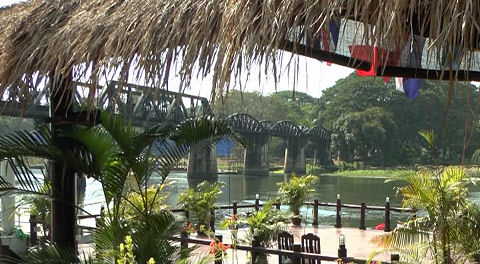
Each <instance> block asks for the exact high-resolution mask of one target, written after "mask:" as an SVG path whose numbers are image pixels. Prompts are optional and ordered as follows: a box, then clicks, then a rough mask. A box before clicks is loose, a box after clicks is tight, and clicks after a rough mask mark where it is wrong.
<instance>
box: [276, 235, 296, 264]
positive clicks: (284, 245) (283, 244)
mask: <svg viewBox="0 0 480 264" xmlns="http://www.w3.org/2000/svg"><path fill="white" fill-rule="evenodd" d="M277 244H278V249H284V250H293V235H292V234H290V233H288V232H286V231H283V232H281V233H280V234H278V241H277ZM287 260H291V259H290V257H287V256H278V263H279V264H283V263H286V262H287Z"/></svg>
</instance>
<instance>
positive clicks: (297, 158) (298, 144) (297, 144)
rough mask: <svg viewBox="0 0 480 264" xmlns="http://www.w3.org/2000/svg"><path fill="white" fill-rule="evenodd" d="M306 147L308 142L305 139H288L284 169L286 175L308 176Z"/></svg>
mask: <svg viewBox="0 0 480 264" xmlns="http://www.w3.org/2000/svg"><path fill="white" fill-rule="evenodd" d="M305 145H306V142H305V140H303V139H294V138H289V139H287V148H286V149H285V162H284V169H283V171H284V172H285V173H295V174H297V175H305V174H306V166H307V163H306V160H305Z"/></svg>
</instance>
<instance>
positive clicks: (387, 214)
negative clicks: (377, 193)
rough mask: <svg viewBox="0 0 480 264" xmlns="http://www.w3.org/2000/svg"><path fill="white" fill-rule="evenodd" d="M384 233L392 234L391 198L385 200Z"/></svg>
mask: <svg viewBox="0 0 480 264" xmlns="http://www.w3.org/2000/svg"><path fill="white" fill-rule="evenodd" d="M383 231H385V232H390V231H391V229H390V198H389V197H387V198H386V199H385V227H384V228H383Z"/></svg>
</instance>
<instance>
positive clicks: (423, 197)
mask: <svg viewBox="0 0 480 264" xmlns="http://www.w3.org/2000/svg"><path fill="white" fill-rule="evenodd" d="M406 181H407V183H408V184H407V185H406V186H404V187H401V188H399V191H400V193H401V194H402V195H403V205H404V206H407V207H408V206H410V207H414V208H418V209H421V210H422V212H424V213H425V216H423V217H419V218H416V219H412V220H410V221H408V222H406V223H405V224H404V225H403V226H400V227H397V228H396V229H395V230H394V231H393V232H391V233H388V234H385V235H383V236H380V237H378V238H377V239H376V241H377V242H378V244H379V245H381V246H383V249H380V250H378V251H375V252H372V254H371V257H373V256H374V255H376V254H377V253H378V252H383V251H385V250H386V251H397V252H398V251H399V252H401V253H402V255H403V257H404V259H405V260H408V262H409V263H416V262H417V263H423V261H429V262H432V263H445V264H447V263H458V262H460V261H465V260H466V259H473V258H474V257H476V256H477V255H476V254H478V252H479V247H478V245H479V244H480V237H479V236H475V235H474V233H478V227H479V226H480V214H479V213H478V212H479V209H478V206H477V205H475V204H473V203H472V202H471V201H469V200H468V199H467V197H468V185H469V184H470V183H472V180H471V179H470V178H469V177H468V176H467V175H466V174H465V172H464V170H463V169H462V168H459V167H448V168H445V169H443V170H437V171H419V172H417V173H413V174H411V175H409V176H407V177H406ZM473 232H474V233H473Z"/></svg>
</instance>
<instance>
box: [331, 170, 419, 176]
mask: <svg viewBox="0 0 480 264" xmlns="http://www.w3.org/2000/svg"><path fill="white" fill-rule="evenodd" d="M413 172H414V171H413V170H392V169H384V170H347V171H336V172H331V173H325V174H323V175H331V176H351V177H357V176H358V177H384V178H387V177H405V176H407V175H408V174H410V173H413Z"/></svg>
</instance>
